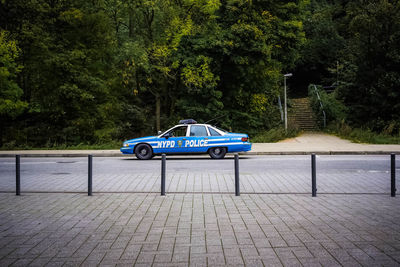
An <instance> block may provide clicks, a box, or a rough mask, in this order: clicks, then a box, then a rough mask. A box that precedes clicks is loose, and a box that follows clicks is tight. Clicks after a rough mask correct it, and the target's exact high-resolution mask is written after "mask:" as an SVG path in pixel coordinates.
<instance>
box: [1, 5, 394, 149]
mask: <svg viewBox="0 0 400 267" xmlns="http://www.w3.org/2000/svg"><path fill="white" fill-rule="evenodd" d="M399 12H400V11H399V3H398V2H392V1H387V0H380V1H366V0H357V1H344V0H342V1H340V0H331V1H328V0H326V1H316V0H312V1H311V2H310V1H306V0H297V1H283V0H263V1H261V0H258V1H257V0H252V1H251V0H96V1H84V0H71V1H59V0H30V1H25V0H2V1H0V82H1V84H0V120H1V131H0V146H13V145H19V146H21V145H31V146H43V145H47V146H52V145H55V144H78V143H101V142H107V141H110V140H121V139H125V138H130V137H134V136H138V135H143V134H150V133H155V132H156V131H157V130H159V129H164V128H166V127H169V126H171V125H174V124H175V123H176V122H177V121H178V119H182V118H194V119H196V120H198V121H200V122H202V121H207V120H210V119H213V118H215V117H219V118H220V119H219V120H217V121H214V122H215V123H218V124H219V125H220V126H222V127H226V128H230V129H234V130H235V131H245V132H248V133H250V134H254V133H257V132H261V131H263V130H266V129H270V128H273V127H275V126H277V125H279V123H280V116H279V109H278V106H277V103H278V102H277V98H278V96H279V95H280V94H282V92H281V91H282V74H283V73H286V72H291V71H293V72H294V73H295V76H294V77H293V78H292V79H291V87H292V92H295V91H296V90H297V91H298V92H306V91H307V89H306V88H307V86H308V84H309V83H319V84H325V85H328V84H329V85H330V84H333V85H335V86H336V90H337V94H336V95H337V96H338V97H339V98H340V99H341V100H343V101H344V103H345V104H346V105H347V106H348V108H349V114H350V116H349V117H348V118H349V120H350V121H351V122H352V123H354V124H358V125H362V124H365V123H366V122H370V123H371V125H369V126H370V127H375V128H376V129H378V128H379V127H387V126H388V125H389V126H390V127H391V129H394V131H396V129H397V130H398V128H399V123H398V122H399V119H400V117H399V114H400V104H399V103H400V101H399V98H400V96H399V93H400V90H399V85H400V77H399V73H398V69H400V68H399V54H400V52H399V47H400V44H399V38H400V29H399V23H400V19H399ZM300 77H301V78H300ZM371 119H372V120H371Z"/></svg>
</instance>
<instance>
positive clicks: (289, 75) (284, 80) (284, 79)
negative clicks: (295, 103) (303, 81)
mask: <svg viewBox="0 0 400 267" xmlns="http://www.w3.org/2000/svg"><path fill="white" fill-rule="evenodd" d="M292 76H293V74H291V73H287V74H284V75H283V83H284V87H285V90H284V94H285V132H287V99H286V78H289V77H292Z"/></svg>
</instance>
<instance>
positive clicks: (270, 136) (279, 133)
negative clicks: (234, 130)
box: [250, 127, 300, 143]
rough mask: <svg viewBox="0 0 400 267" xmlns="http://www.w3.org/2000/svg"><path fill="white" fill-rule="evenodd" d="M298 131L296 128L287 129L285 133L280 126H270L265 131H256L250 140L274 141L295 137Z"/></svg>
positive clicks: (260, 141)
mask: <svg viewBox="0 0 400 267" xmlns="http://www.w3.org/2000/svg"><path fill="white" fill-rule="evenodd" d="M299 133H300V131H299V130H298V129H288V131H287V133H286V132H285V129H284V128H282V127H280V128H272V129H270V130H268V131H266V132H262V133H258V134H257V135H256V136H254V137H252V138H250V142H252V143H274V142H278V141H280V140H283V139H286V138H291V137H296V136H298V135H299Z"/></svg>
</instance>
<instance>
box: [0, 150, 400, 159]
mask: <svg viewBox="0 0 400 267" xmlns="http://www.w3.org/2000/svg"><path fill="white" fill-rule="evenodd" d="M392 153H394V154H400V151H276V152H240V153H239V155H251V156H262V155H311V154H316V155H390V154H392ZM16 155H20V156H21V157H24V158H69V157H75V158H79V157H87V156H88V155H93V156H94V157H132V156H134V155H126V154H125V155H124V154H122V153H120V152H111V153H110V152H102V153H96V152H95V153H29V152H24V153H12V152H11V153H7V154H1V153H0V158H12V157H15V156H16ZM190 155H193V154H190ZM199 155H203V154H199ZM204 155H205V154H204Z"/></svg>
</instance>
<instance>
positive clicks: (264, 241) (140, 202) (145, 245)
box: [0, 193, 400, 266]
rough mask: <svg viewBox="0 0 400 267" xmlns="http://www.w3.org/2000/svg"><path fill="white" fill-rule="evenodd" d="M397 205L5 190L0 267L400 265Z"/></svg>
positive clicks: (381, 199)
mask: <svg viewBox="0 0 400 267" xmlns="http://www.w3.org/2000/svg"><path fill="white" fill-rule="evenodd" d="M399 204H400V199H398V198H390V197H388V196H386V195H319V196H318V197H317V198H311V196H308V195H307V196H305V195H265V194H261V195H258V194H254V195H246V194H242V195H241V196H240V197H235V196H233V195H228V194H214V195H213V194H201V195H197V194H175V195H174V194H170V195H169V196H168V197H160V196H158V195H156V194H152V193H142V194H140V193H139V194H123V195H121V194H97V196H96V197H93V198H91V197H87V196H85V195H84V194H27V195H24V196H21V197H16V196H15V195H14V194H7V193H1V194H0V265H1V266H8V265H11V264H14V265H15V266H17V265H21V266H22V265H29V263H31V265H33V266H39V265H42V266H43V265H46V264H47V266H61V265H65V266H70V265H71V266H76V265H80V264H81V265H82V266H94V265H102V266H115V265H118V266H126V265H128V266H132V265H133V264H136V265H138V266H140V265H144V266H147V265H151V264H154V266H156V265H159V266H176V265H182V266H187V265H192V266H204V265H206V264H209V265H229V266H230V265H237V266H240V265H243V264H246V265H249V266H253V265H260V264H261V265H262V264H264V265H265V266H282V265H285V266H296V265H304V266H321V265H322V266H357V265H363V266H377V265H383V266H398V265H400V225H399V224H398V221H400V211H399V209H398V207H399ZM162 206H164V207H165V208H166V209H167V211H168V212H165V213H160V207H162ZM31 207H34V208H33V209H32V208H31ZM10 211H12V212H10ZM127 212H128V213H129V214H127ZM88 215H90V216H92V217H91V219H88V217H87V216H88ZM92 219H94V220H92ZM61 228H62V230H60V229H61ZM174 264H175V265H174Z"/></svg>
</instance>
